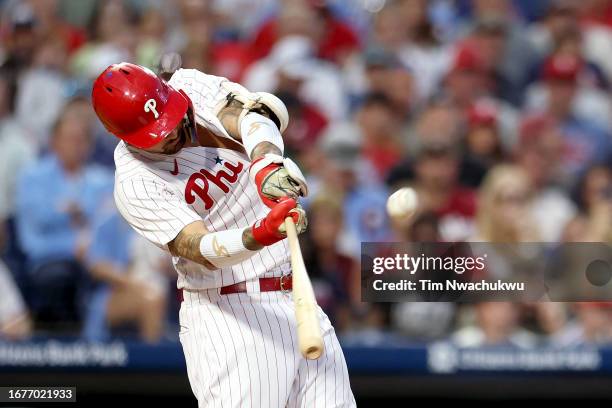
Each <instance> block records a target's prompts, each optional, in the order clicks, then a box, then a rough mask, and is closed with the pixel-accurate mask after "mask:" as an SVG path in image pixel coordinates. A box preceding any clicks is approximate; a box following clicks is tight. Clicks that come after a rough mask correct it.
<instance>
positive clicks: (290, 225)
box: [285, 217, 324, 360]
mask: <svg viewBox="0 0 612 408" xmlns="http://www.w3.org/2000/svg"><path fill="white" fill-rule="evenodd" d="M285 228H286V230H287V239H288V241H289V250H290V252H291V269H292V270H293V278H292V279H293V303H294V304H295V319H296V321H297V330H298V345H299V347H300V352H301V353H302V355H303V356H304V358H307V359H309V360H316V359H318V358H319V357H321V355H322V354H323V348H324V347H323V336H322V335H321V326H320V325H319V316H318V313H317V311H318V305H317V301H316V300H315V296H314V291H313V290H312V284H311V283H310V278H309V277H308V273H307V272H306V266H305V265H304V258H302V251H301V249H300V242H299V241H298V234H297V231H296V228H295V224H294V222H293V218H291V217H288V218H286V219H285Z"/></svg>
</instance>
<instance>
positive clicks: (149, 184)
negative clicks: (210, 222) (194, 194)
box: [115, 177, 202, 249]
mask: <svg viewBox="0 0 612 408" xmlns="http://www.w3.org/2000/svg"><path fill="white" fill-rule="evenodd" d="M115 202H116V204H117V208H118V209H119V212H120V213H121V215H122V216H123V218H124V219H125V220H126V221H127V222H128V224H130V226H131V227H132V228H133V229H134V230H135V231H136V232H137V233H138V234H140V235H142V236H143V237H145V238H146V239H148V240H149V241H151V242H152V243H154V244H155V245H157V246H159V247H161V248H164V249H165V248H166V246H167V244H168V243H169V242H170V241H172V240H173V239H174V238H176V236H177V235H178V234H179V232H181V230H182V229H183V228H184V227H185V226H187V225H189V224H191V223H193V222H195V221H200V220H201V219H202V218H201V217H200V216H199V215H198V214H197V213H196V212H195V211H194V210H193V209H192V208H191V207H190V206H189V205H188V204H187V203H186V202H185V200H184V199H183V198H182V195H181V193H180V192H179V191H178V190H176V189H175V188H173V187H172V186H168V185H166V184H163V183H161V182H159V181H156V180H152V179H148V178H144V177H142V178H141V177H136V178H130V179H127V180H124V181H122V182H119V183H117V184H116V185H115Z"/></svg>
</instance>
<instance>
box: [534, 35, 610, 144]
mask: <svg viewBox="0 0 612 408" xmlns="http://www.w3.org/2000/svg"><path fill="white" fill-rule="evenodd" d="M564 58H565V59H567V61H570V60H576V61H577V65H578V66H577V72H576V78H575V82H576V92H575V95H574V98H573V101H572V112H573V113H574V114H575V115H576V116H579V117H582V118H584V119H586V120H588V121H592V122H595V123H597V124H599V125H600V126H603V127H605V128H606V130H607V131H608V132H610V131H611V130H612V119H611V118H610V115H609V112H610V111H611V110H612V104H611V103H610V100H609V96H608V94H607V92H608V89H609V83H610V81H609V80H608V78H606V76H605V74H604V72H603V71H602V69H601V68H600V67H599V66H598V65H597V64H595V63H593V62H592V61H591V60H588V59H587V58H586V57H585V56H584V53H583V44H582V35H581V33H580V32H579V31H578V30H575V31H570V32H567V33H565V34H564V35H563V36H561V37H560V38H559V39H558V42H557V43H556V44H555V48H554V51H553V53H551V54H550V55H548V56H547V57H546V58H544V59H543V62H542V64H540V65H539V66H537V67H536V68H535V69H534V73H533V74H532V75H533V77H534V78H538V77H539V78H542V79H543V78H544V77H545V76H546V75H548V77H549V78H554V77H555V76H556V77H558V78H560V79H562V78H565V79H567V80H573V78H572V77H571V75H568V73H563V72H555V68H554V67H551V65H552V61H553V60H554V59H557V60H562V59H564ZM567 64H571V63H566V65H567ZM545 69H546V70H548V72H546V73H545V72H544V70H545ZM563 70H565V71H568V70H571V67H570V66H569V65H568V67H567V68H563V69H561V71H563ZM544 82H545V81H544ZM548 97H550V95H549V94H548V89H547V87H546V86H545V83H542V82H535V83H534V84H532V85H531V86H530V87H529V88H528V89H527V93H526V96H525V101H526V106H527V108H528V110H534V111H539V110H541V109H542V107H543V106H546V104H547V98H548Z"/></svg>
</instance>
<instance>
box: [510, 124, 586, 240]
mask: <svg viewBox="0 0 612 408" xmlns="http://www.w3.org/2000/svg"><path fill="white" fill-rule="evenodd" d="M562 148H563V136H562V135H561V131H560V129H559V127H558V126H557V124H556V123H555V121H553V120H552V119H551V118H549V117H546V116H538V115H536V116H532V117H527V118H526V119H525V120H524V121H523V123H522V124H521V128H520V142H519V143H518V147H517V150H516V151H515V152H514V157H515V161H516V163H517V165H518V166H519V167H521V168H522V169H523V171H524V172H525V173H526V174H529V178H530V180H531V183H532V190H533V191H532V199H531V207H530V213H531V219H532V220H533V222H534V223H536V224H537V227H538V230H539V233H540V236H541V239H542V241H544V242H559V241H560V240H561V237H562V234H563V231H564V229H565V227H566V225H567V224H568V222H570V220H572V218H573V217H574V216H575V214H576V206H575V205H574V203H573V202H572V200H571V199H570V198H569V197H568V195H567V193H566V191H564V190H563V189H562V188H561V186H560V185H559V171H560V169H561V167H562V166H563V162H562V161H561V158H562V153H563V151H562Z"/></svg>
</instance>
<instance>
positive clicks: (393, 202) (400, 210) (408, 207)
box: [387, 187, 418, 218]
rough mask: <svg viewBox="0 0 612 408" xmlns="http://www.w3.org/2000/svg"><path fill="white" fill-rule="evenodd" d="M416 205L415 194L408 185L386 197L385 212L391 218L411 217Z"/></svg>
mask: <svg viewBox="0 0 612 408" xmlns="http://www.w3.org/2000/svg"><path fill="white" fill-rule="evenodd" d="M417 207H418V198H417V194H416V192H415V191H414V190H413V189H412V188H410V187H402V188H400V189H399V190H397V191H396V192H395V193H393V194H391V195H390V196H389V198H388V199H387V213H388V214H389V216H391V217H393V218H408V217H411V216H412V215H413V214H414V213H415V211H416V210H417Z"/></svg>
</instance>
